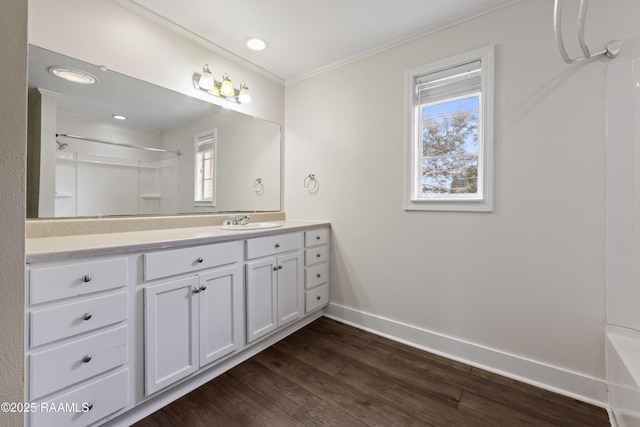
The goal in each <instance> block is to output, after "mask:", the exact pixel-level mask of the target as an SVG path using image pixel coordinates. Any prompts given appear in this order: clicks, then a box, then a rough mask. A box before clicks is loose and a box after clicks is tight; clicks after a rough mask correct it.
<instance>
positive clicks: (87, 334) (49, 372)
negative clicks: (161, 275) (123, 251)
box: [26, 257, 129, 427]
mask: <svg viewBox="0 0 640 427" xmlns="http://www.w3.org/2000/svg"><path fill="white" fill-rule="evenodd" d="M28 277H29V280H28V286H27V295H28V306H27V330H28V337H27V338H28V339H27V342H26V346H27V362H28V399H29V401H30V403H31V404H32V406H31V409H32V410H31V411H30V412H31V413H30V414H29V417H28V419H29V425H30V426H32V427H39V426H56V425H64V426H86V425H89V424H93V423H95V422H96V421H99V420H101V419H103V418H105V417H107V416H109V415H111V414H114V413H116V412H118V411H119V410H121V409H123V408H125V407H126V406H127V405H128V404H129V393H128V391H129V387H128V384H129V366H128V362H129V360H128V354H129V350H128V292H127V285H128V281H129V279H128V278H129V268H128V259H127V258H124V257H115V258H101V259H90V260H87V261H84V262H65V263H46V264H35V265H30V266H29V268H28Z"/></svg>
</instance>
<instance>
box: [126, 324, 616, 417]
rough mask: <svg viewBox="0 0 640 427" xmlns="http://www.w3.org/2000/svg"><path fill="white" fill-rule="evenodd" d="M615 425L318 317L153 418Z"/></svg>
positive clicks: (572, 403)
mask: <svg viewBox="0 0 640 427" xmlns="http://www.w3.org/2000/svg"><path fill="white" fill-rule="evenodd" d="M524 425H527V426H571V427H577V426H609V425H610V424H609V418H608V415H607V412H606V411H605V410H604V409H602V408H597V407H594V406H591V405H588V404H586V403H583V402H580V401H577V400H574V399H571V398H568V397H564V396H561V395H558V394H554V393H551V392H548V391H545V390H542V389H539V388H536V387H533V386H530V385H527V384H523V383H520V382H518V381H514V380H511V379H508V378H505V377H501V376H499V375H495V374H492V373H489V372H486V371H483V370H480V369H477V368H473V367H471V366H468V365H464V364H462V363H458V362H455V361H452V360H449V359H445V358H443V357H439V356H436V355H433V354H431V353H427V352H424V351H420V350H417V349H415V348H412V347H409V346H406V345H403V344H399V343H397V342H394V341H391V340H388V339H385V338H382V337H379V336H377V335H373V334H370V333H367V332H364V331H361V330H359V329H356V328H353V327H350V326H348V325H345V324H342V323H339V322H336V321H333V320H330V319H328V318H320V319H318V320H316V321H315V322H313V323H311V324H310V325H308V326H307V327H305V328H303V329H302V330H300V331H298V332H296V333H295V334H293V335H291V336H289V337H287V338H286V339H284V340H282V341H280V342H279V343H277V344H276V345H274V346H272V347H270V348H268V349H267V350H265V351H263V352H261V353H260V354H258V355H256V356H255V357H253V358H252V359H250V360H247V361H246V362H244V363H242V364H241V365H239V366H237V367H235V368H234V369H232V370H230V371H228V372H226V373H225V374H223V375H221V376H219V377H218V378H216V379H214V380H213V381H210V382H209V383H207V384H205V385H204V386H202V387H200V388H199V389H197V390H194V391H193V392H191V393H189V394H188V395H186V396H185V397H183V398H181V399H179V400H177V401H175V402H174V403H172V404H171V405H169V406H166V407H164V408H162V409H161V410H160V411H158V412H156V413H154V414H152V415H150V416H149V417H147V418H145V419H144V420H142V421H140V422H139V423H137V424H136V426H137V427H154V426H182V427H192V426H207V427H210V426H224V427H231V426H243V427H244V426H276V427H284V426H350V427H351V426H437V427H442V426H479V427H481V426H505V427H516V426H524Z"/></svg>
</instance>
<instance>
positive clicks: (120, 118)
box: [111, 114, 127, 120]
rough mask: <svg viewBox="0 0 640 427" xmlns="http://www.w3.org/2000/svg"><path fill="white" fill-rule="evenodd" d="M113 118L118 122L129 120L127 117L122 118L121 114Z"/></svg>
mask: <svg viewBox="0 0 640 427" xmlns="http://www.w3.org/2000/svg"><path fill="white" fill-rule="evenodd" d="M111 117H113V118H114V119H116V120H127V118H126V117H125V116H121V115H120V114H114V115H113V116H111Z"/></svg>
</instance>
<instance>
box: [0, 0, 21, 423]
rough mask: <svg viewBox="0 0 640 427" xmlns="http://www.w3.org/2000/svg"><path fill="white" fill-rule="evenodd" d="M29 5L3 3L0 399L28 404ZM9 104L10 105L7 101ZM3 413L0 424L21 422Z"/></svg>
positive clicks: (15, 0) (18, 0)
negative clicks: (26, 289)
mask: <svg viewBox="0 0 640 427" xmlns="http://www.w3.org/2000/svg"><path fill="white" fill-rule="evenodd" d="M26 43H27V4H26V2H25V1H23V0H4V1H3V2H2V13H0V58H2V62H3V64H2V66H1V67H0V93H1V94H2V101H1V102H0V116H1V117H2V120H0V146H1V147H2V156H0V200H2V203H0V218H2V221H1V222H0V242H1V244H0V324H1V325H2V332H1V333H0V366H2V370H1V371H0V401H2V402H16V403H17V402H24V232H25V226H24V217H25V199H26V197H25V192H26V168H25V164H26V146H27V133H26V129H27V91H26V87H27V45H26ZM9 100H10V101H9ZM23 419H24V418H23V414H21V413H0V424H1V425H3V426H7V427H9V426H19V425H22V424H23Z"/></svg>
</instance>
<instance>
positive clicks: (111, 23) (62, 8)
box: [29, 0, 284, 123]
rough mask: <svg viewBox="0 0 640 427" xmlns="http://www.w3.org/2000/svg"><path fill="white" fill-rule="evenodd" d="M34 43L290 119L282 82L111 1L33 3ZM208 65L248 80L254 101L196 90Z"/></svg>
mask: <svg viewBox="0 0 640 427" xmlns="http://www.w3.org/2000/svg"><path fill="white" fill-rule="evenodd" d="M29 43H31V44H35V45H36V46H40V47H42V48H45V49H49V50H52V51H55V52H59V53H62V54H64V55H67V56H71V57H73V58H77V59H80V60H83V61H86V62H89V63H91V64H95V65H105V66H107V67H108V68H109V69H111V70H114V71H117V72H120V73H122V74H126V75H128V76H132V77H136V78H138V79H141V80H144V81H148V82H150V83H154V84H157V85H160V86H163V87H166V88H169V89H173V90H175V91H177V92H181V93H185V94H187V95H190V96H193V97H196V98H201V99H204V100H206V101H210V102H213V103H217V104H219V105H223V106H225V107H227V108H231V109H235V110H238V111H242V112H244V113H247V114H251V115H254V116H258V117H261V118H264V119H266V120H270V121H273V122H276V123H283V120H284V116H283V113H284V111H283V97H284V90H283V87H282V85H281V84H280V83H277V82H274V81H272V80H270V79H268V78H266V77H263V76H262V75H259V74H257V73H255V72H253V71H250V70H247V69H246V68H244V67H242V66H240V65H237V64H235V63H233V62H231V61H229V60H226V59H224V58H222V57H220V56H219V55H217V54H215V53H213V52H211V51H210V50H208V49H206V48H204V47H202V46H200V45H197V44H195V43H193V42H191V41H189V40H187V39H186V38H183V37H182V36H179V35H177V34H176V33H174V32H172V31H169V30H167V29H165V28H163V27H161V26H160V25H158V24H155V23H153V22H151V21H148V20H146V19H144V18H142V17H141V16H139V15H137V14H135V13H133V12H131V11H130V10H129V9H126V8H124V7H122V6H120V5H118V4H116V3H115V2H113V1H111V0H92V1H85V0H56V1H50V0H29ZM204 64H209V66H210V67H211V68H212V69H215V70H220V72H227V73H229V76H231V78H233V79H234V81H238V82H240V81H243V80H244V81H245V82H246V83H247V85H248V86H249V88H250V89H251V97H252V100H253V102H252V103H251V104H243V105H237V104H233V103H230V102H227V101H224V100H221V99H217V98H215V97H211V96H209V95H207V94H205V93H202V92H200V91H197V90H196V89H194V88H193V85H192V82H191V77H192V75H193V73H194V72H202V66H203V65H204ZM217 77H218V78H220V77H221V76H217Z"/></svg>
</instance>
